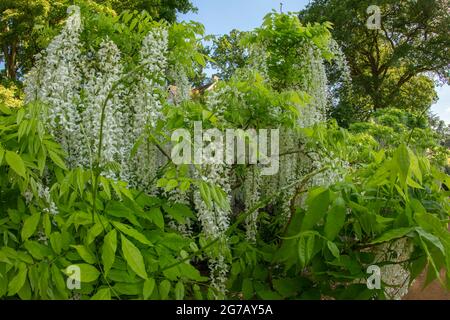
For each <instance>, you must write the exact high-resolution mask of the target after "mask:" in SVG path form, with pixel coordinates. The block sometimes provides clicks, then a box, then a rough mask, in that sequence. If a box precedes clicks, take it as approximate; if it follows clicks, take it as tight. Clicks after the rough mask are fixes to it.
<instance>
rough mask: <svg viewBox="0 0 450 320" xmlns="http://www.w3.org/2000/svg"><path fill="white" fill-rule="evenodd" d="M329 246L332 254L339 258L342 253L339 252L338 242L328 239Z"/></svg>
mask: <svg viewBox="0 0 450 320" xmlns="http://www.w3.org/2000/svg"><path fill="white" fill-rule="evenodd" d="M327 247H328V249H330V252H331V254H332V255H333V256H334V257H335V258H339V256H340V255H341V254H340V252H339V249H338V247H337V246H336V244H335V243H334V242H331V241H327Z"/></svg>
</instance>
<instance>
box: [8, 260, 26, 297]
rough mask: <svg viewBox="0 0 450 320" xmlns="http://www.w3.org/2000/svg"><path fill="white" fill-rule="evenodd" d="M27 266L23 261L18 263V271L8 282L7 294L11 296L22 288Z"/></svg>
mask: <svg viewBox="0 0 450 320" xmlns="http://www.w3.org/2000/svg"><path fill="white" fill-rule="evenodd" d="M27 271H28V270H27V266H26V264H25V263H20V264H19V271H18V272H17V274H16V275H15V276H14V278H12V280H11V281H10V282H9V284H8V296H13V295H15V294H16V293H17V292H19V290H20V289H22V287H23V285H24V284H25V281H26V279H27Z"/></svg>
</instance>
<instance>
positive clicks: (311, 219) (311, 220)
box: [301, 188, 330, 231]
mask: <svg viewBox="0 0 450 320" xmlns="http://www.w3.org/2000/svg"><path fill="white" fill-rule="evenodd" d="M329 201H330V192H329V190H328V189H327V190H323V189H321V188H319V189H316V190H314V192H310V195H309V198H308V200H307V204H308V209H307V210H306V214H305V218H304V219H303V223H302V227H301V231H306V230H311V229H312V228H313V227H314V226H315V225H316V224H317V223H318V222H319V221H320V220H321V219H322V218H323V217H324V216H325V214H326V213H327V211H328V210H327V209H328V205H329Z"/></svg>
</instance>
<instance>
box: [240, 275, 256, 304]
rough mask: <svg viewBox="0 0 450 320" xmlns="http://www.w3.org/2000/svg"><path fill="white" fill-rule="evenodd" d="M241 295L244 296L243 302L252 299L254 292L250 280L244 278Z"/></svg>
mask: <svg viewBox="0 0 450 320" xmlns="http://www.w3.org/2000/svg"><path fill="white" fill-rule="evenodd" d="M242 294H243V295H244V299H245V300H248V299H251V298H253V296H254V295H255V292H254V290H253V283H252V280H250V279H247V278H245V279H244V280H243V281H242Z"/></svg>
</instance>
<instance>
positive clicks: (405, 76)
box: [299, 0, 450, 116]
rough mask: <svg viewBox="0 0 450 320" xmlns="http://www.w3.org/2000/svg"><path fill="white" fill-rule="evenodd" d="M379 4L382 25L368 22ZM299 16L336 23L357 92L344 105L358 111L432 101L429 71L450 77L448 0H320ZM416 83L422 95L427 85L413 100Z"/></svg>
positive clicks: (416, 105) (443, 79)
mask: <svg viewBox="0 0 450 320" xmlns="http://www.w3.org/2000/svg"><path fill="white" fill-rule="evenodd" d="M373 4H376V5H378V6H379V7H380V9H381V26H380V29H378V30H371V29H369V28H367V26H366V22H367V19H368V18H369V14H367V12H366V10H367V8H368V7H369V6H370V5H373ZM299 17H300V20H301V21H302V22H305V23H307V22H313V21H318V22H321V21H330V22H332V23H333V24H334V28H333V30H332V33H333V37H334V39H336V40H337V41H338V43H339V44H340V46H341V47H342V50H343V52H344V54H345V56H346V58H347V60H348V63H349V68H350V73H351V79H352V83H353V92H352V96H351V98H350V99H347V101H342V103H341V104H340V106H341V107H342V108H343V109H345V110H347V111H349V112H351V113H352V114H353V116H354V114H355V110H356V113H358V111H359V114H361V115H364V114H365V115H366V116H367V112H368V111H369V112H370V111H373V110H377V109H380V108H386V107H401V108H405V107H406V108H422V107H423V106H424V105H428V106H430V105H431V102H432V101H433V99H434V98H433V97H434V96H435V93H434V89H433V88H432V86H430V84H431V82H429V81H428V80H425V78H424V76H426V75H428V76H431V75H432V76H433V77H438V78H439V79H440V80H441V82H447V83H448V80H449V74H448V68H449V65H450V54H449V50H450V49H449V48H450V38H449V36H448V26H449V25H450V15H449V12H448V1H447V0H417V1H406V0H401V1H398V0H395V1H393V0H379V1H373V0H362V1H360V0H316V1H313V2H312V3H311V4H310V5H309V6H308V7H307V8H306V9H305V10H304V11H302V12H301V13H300V15H299ZM412 88H416V89H415V90H414V93H415V94H416V95H417V93H418V92H419V91H421V93H420V97H417V96H416V97H415V100H416V101H411V95H410V92H411V89H412ZM418 88H420V90H418ZM424 90H425V91H424ZM344 100H345V99H344ZM418 100H420V101H418ZM354 109H355V110H354ZM345 110H344V111H345ZM339 112H340V113H341V115H340V116H342V112H343V110H340V111H339Z"/></svg>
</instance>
